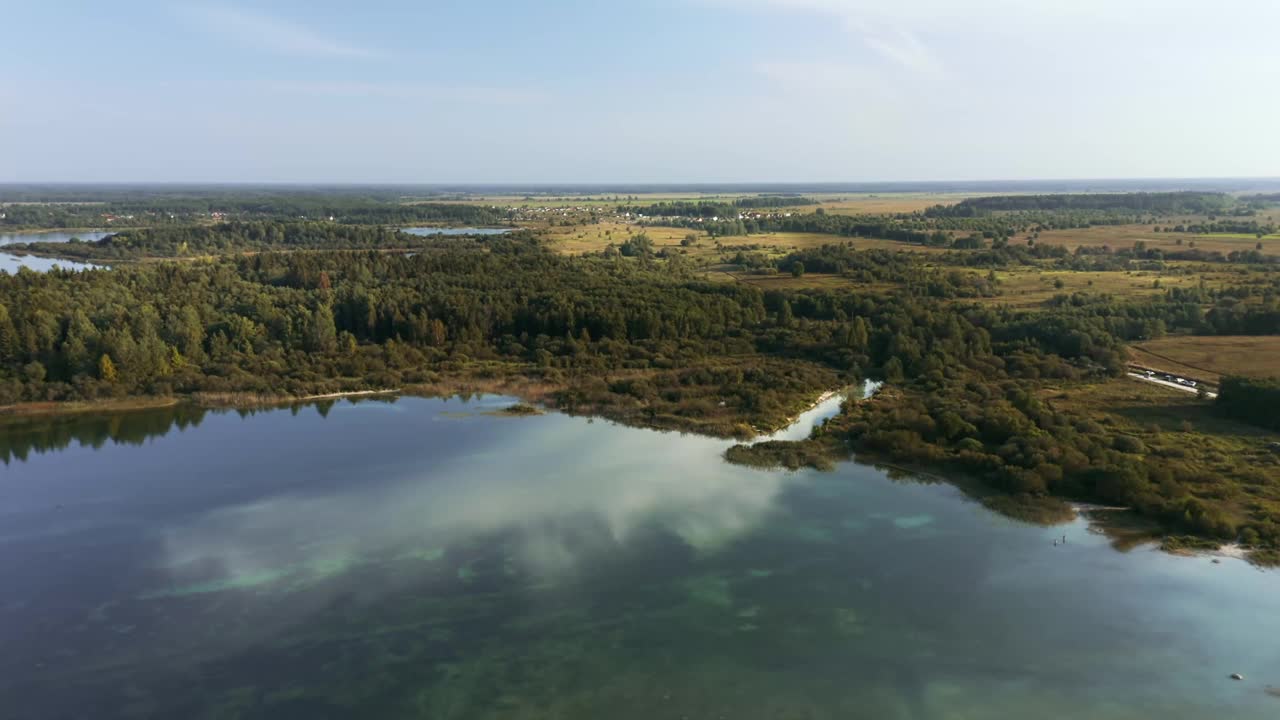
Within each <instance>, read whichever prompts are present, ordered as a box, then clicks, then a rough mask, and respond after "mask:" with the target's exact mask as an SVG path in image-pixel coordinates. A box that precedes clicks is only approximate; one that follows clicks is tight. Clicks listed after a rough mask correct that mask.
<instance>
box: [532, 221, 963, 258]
mask: <svg viewBox="0 0 1280 720" xmlns="http://www.w3.org/2000/svg"><path fill="white" fill-rule="evenodd" d="M545 232H546V235H545V237H546V239H547V242H548V244H549V246H550V247H552V248H554V249H556V250H557V251H559V252H562V253H566V254H569V255H581V254H582V253H588V252H599V251H601V250H603V249H605V248H606V247H607V246H608V245H609V244H610V243H613V244H614V245H621V244H622V243H623V242H626V240H627V238H628V237H631V236H632V235H639V234H641V233H644V234H645V235H648V236H649V238H650V239H651V240H653V245H654V250H655V252H656V251H661V250H663V249H664V248H666V249H674V250H679V251H687V252H686V254H687V255H689V256H690V257H713V256H714V257H718V256H719V255H722V254H724V253H725V252H734V250H733V248H747V247H751V246H759V248H758V250H757V251H760V252H765V253H768V254H776V255H785V254H786V253H788V252H790V251H792V250H800V249H805V248H815V247H822V246H823V245H832V244H840V243H845V242H850V243H853V244H854V246H855V247H856V248H858V249H859V250H873V249H874V250H904V251H908V252H923V253H936V252H944V251H945V249H940V248H929V247H924V246H922V245H914V244H911V243H904V242H897V241H895V240H880V239H876V238H845V237H839V236H836V235H824V234H821V233H787V232H779V233H761V234H759V235H744V236H735V237H726V238H718V240H719V241H720V245H721V248H723V249H717V247H716V240H717V238H712V237H709V236H708V235H707V234H706V233H704V232H701V231H699V230H693V229H688V228H673V227H658V226H649V227H641V226H639V225H634V224H629V223H620V222H601V223H596V224H594V225H575V226H570V227H563V226H561V227H550V228H547V229H546V230H545ZM688 235H694V236H696V237H697V239H698V243H697V245H694V246H690V247H684V246H682V245H681V244H680V243H681V242H682V241H683V240H684V238H685V237H686V236H688Z"/></svg>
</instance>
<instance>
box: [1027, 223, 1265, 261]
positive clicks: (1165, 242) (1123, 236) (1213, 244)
mask: <svg viewBox="0 0 1280 720" xmlns="http://www.w3.org/2000/svg"><path fill="white" fill-rule="evenodd" d="M1179 222H1182V221H1179ZM1161 224H1162V225H1163V224H1166V223H1163V222H1162V223H1161ZM1179 240H1181V241H1182V244H1181V245H1179V244H1178V241H1179ZM1138 241H1142V242H1145V243H1146V244H1147V247H1148V248H1159V249H1161V250H1164V251H1166V252H1176V251H1179V250H1190V249H1191V243H1193V242H1194V243H1195V246H1196V249H1199V250H1210V251H1217V252H1223V253H1229V252H1232V251H1236V250H1245V251H1247V250H1254V249H1256V248H1257V245H1258V243H1259V242H1261V243H1262V252H1263V253H1265V254H1267V255H1280V235H1268V236H1266V237H1264V238H1262V239H1261V240H1259V239H1258V238H1257V237H1255V236H1253V235H1229V234H1220V235H1195V234H1192V233H1166V232H1154V231H1153V230H1152V226H1150V225H1106V226H1097V227H1091V228H1082V229H1077V230H1048V231H1045V232H1042V233H1040V239H1039V240H1038V241H1037V242H1039V243H1043V244H1045V245H1064V246H1066V248H1067V249H1068V250H1075V249H1076V248H1077V247H1082V246H1083V247H1101V246H1104V245H1105V246H1107V247H1110V248H1111V249H1112V250H1119V249H1121V248H1131V247H1133V244H1134V243H1135V242H1138ZM1012 242H1013V243H1014V244H1017V243H1020V242H1025V238H1018V239H1015V240H1014V241H1012Z"/></svg>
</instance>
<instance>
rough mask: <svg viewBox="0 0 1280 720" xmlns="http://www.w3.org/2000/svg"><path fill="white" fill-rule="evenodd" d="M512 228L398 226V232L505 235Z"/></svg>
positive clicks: (428, 235) (425, 234) (414, 233)
mask: <svg viewBox="0 0 1280 720" xmlns="http://www.w3.org/2000/svg"><path fill="white" fill-rule="evenodd" d="M513 229H514V228H475V227H461V228H459V227H454V228H447V227H443V228H439V227H411V228H400V232H403V233H408V234H410V235H422V236H424V237H430V236H432V235H506V234H507V233H509V232H511V231H512V230H513Z"/></svg>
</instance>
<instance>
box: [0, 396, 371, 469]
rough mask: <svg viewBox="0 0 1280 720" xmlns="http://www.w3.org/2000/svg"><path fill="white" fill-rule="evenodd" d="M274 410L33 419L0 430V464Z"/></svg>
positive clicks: (184, 408) (319, 405)
mask: <svg viewBox="0 0 1280 720" xmlns="http://www.w3.org/2000/svg"><path fill="white" fill-rule="evenodd" d="M338 402H340V401H339V400H337V399H333V398H328V399H324V400H320V401H316V402H310V403H297V404H294V405H291V406H288V408H287V409H288V410H290V411H291V412H292V413H293V414H295V415H296V414H298V413H299V412H301V411H302V410H303V409H305V408H312V409H314V410H315V411H316V412H317V413H318V414H319V415H320V416H321V417H328V416H329V411H330V410H332V409H333V407H334V405H336V404H337V403H338ZM341 402H347V403H351V404H356V403H357V402H362V403H370V402H394V398H392V397H387V398H360V399H357V398H347V399H345V400H342V401H341ZM280 409H283V408H280V407H259V408H238V409H235V410H231V409H210V408H206V407H200V406H198V405H194V404H191V403H178V404H175V405H171V406H168V407H163V408H150V409H147V410H133V411H127V412H112V413H77V414H74V415H47V416H33V417H29V418H23V419H21V420H16V421H13V422H12V423H10V424H8V425H5V426H0V461H3V462H4V464H5V465H8V464H10V463H11V462H13V461H14V460H17V461H19V462H23V461H26V460H27V459H28V458H29V457H30V456H31V454H32V453H37V454H39V453H47V452H52V451H55V450H63V449H65V448H68V447H70V446H71V445H72V444H73V443H75V444H77V445H79V446H81V447H90V448H94V449H98V448H101V447H103V446H105V445H106V444H107V443H112V444H115V445H142V444H143V443H145V442H146V441H147V440H150V439H151V438H157V437H163V436H165V435H167V434H169V433H170V432H172V431H173V430H179V431H181V430H185V429H187V428H194V427H199V426H200V423H201V422H203V421H204V419H205V418H206V417H208V416H209V415H211V414H212V415H222V414H225V413H229V412H234V413H236V414H238V415H239V416H240V417H242V418H243V417H249V416H252V415H256V414H257V413H259V412H267V411H271V410H280Z"/></svg>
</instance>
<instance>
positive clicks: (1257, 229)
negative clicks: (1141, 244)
mask: <svg viewBox="0 0 1280 720" xmlns="http://www.w3.org/2000/svg"><path fill="white" fill-rule="evenodd" d="M1153 230H1155V231H1156V232H1161V231H1163V232H1179V233H1198V234H1201V235H1208V234H1211V233H1231V234H1236V235H1256V236H1257V237H1262V236H1264V235H1272V234H1274V233H1275V232H1276V226H1275V225H1274V224H1272V223H1263V224H1260V223H1259V222H1258V221H1257V220H1217V221H1213V222H1203V223H1189V224H1179V225H1170V226H1164V227H1161V226H1157V227H1155V228H1153Z"/></svg>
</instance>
